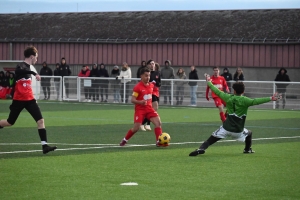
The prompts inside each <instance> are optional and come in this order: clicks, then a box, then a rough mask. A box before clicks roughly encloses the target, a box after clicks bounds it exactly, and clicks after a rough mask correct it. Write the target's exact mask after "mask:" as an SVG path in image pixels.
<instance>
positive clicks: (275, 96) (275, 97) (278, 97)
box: [270, 92, 282, 101]
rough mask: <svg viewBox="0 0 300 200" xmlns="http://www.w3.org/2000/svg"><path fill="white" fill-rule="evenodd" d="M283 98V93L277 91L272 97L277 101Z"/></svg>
mask: <svg viewBox="0 0 300 200" xmlns="http://www.w3.org/2000/svg"><path fill="white" fill-rule="evenodd" d="M281 98H282V96H281V94H278V93H277V92H276V93H275V94H273V96H271V97H270V99H271V100H272V101H277V100H280V99H281Z"/></svg>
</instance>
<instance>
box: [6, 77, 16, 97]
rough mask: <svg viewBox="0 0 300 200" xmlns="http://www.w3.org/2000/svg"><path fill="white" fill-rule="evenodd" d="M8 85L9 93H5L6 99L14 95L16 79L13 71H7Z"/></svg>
mask: <svg viewBox="0 0 300 200" xmlns="http://www.w3.org/2000/svg"><path fill="white" fill-rule="evenodd" d="M8 83H9V85H8V87H9V94H7V97H8V98H7V99H12V98H13V97H14V92H15V85H16V79H15V74H14V73H13V72H10V73H9V80H8Z"/></svg>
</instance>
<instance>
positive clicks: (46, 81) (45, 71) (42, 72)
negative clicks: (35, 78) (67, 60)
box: [40, 62, 53, 100]
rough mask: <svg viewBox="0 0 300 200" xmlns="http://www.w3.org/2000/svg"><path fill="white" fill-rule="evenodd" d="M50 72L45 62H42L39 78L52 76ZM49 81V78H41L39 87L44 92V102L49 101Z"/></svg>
mask: <svg viewBox="0 0 300 200" xmlns="http://www.w3.org/2000/svg"><path fill="white" fill-rule="evenodd" d="M52 75H53V73H52V70H51V69H50V68H49V67H48V66H47V63H46V62H43V67H42V68H41V70H40V76H52ZM50 80H51V78H49V77H43V78H41V86H42V89H43V92H44V97H45V98H44V100H48V99H50V85H51V84H50Z"/></svg>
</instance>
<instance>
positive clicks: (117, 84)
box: [110, 65, 120, 103]
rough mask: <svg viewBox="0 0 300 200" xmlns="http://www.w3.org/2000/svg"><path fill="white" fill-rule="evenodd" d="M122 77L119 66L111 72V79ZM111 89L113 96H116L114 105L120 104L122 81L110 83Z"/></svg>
mask: <svg viewBox="0 0 300 200" xmlns="http://www.w3.org/2000/svg"><path fill="white" fill-rule="evenodd" d="M119 75H120V70H119V67H118V66H117V65H115V66H114V68H113V69H112V70H111V75H110V76H111V77H114V78H116V77H117V76H119ZM110 87H111V89H112V91H113V96H114V101H113V102H114V103H119V102H120V81H119V80H116V79H114V80H111V81H110Z"/></svg>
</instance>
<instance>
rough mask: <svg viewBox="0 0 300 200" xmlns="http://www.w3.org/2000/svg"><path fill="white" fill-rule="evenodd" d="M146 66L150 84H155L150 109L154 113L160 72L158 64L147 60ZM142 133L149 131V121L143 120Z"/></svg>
mask: <svg viewBox="0 0 300 200" xmlns="http://www.w3.org/2000/svg"><path fill="white" fill-rule="evenodd" d="M147 66H148V67H149V68H150V70H151V72H150V80H149V81H150V82H153V81H154V82H155V83H156V84H155V86H154V88H153V92H152V107H153V109H154V110H155V111H157V110H158V103H159V87H160V86H161V79H160V72H159V68H160V66H159V64H158V63H155V62H154V61H153V60H148V62H147ZM140 129H141V130H142V131H146V130H147V131H151V127H150V120H149V119H147V118H145V120H144V121H143V123H142V125H141V126H140Z"/></svg>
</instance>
